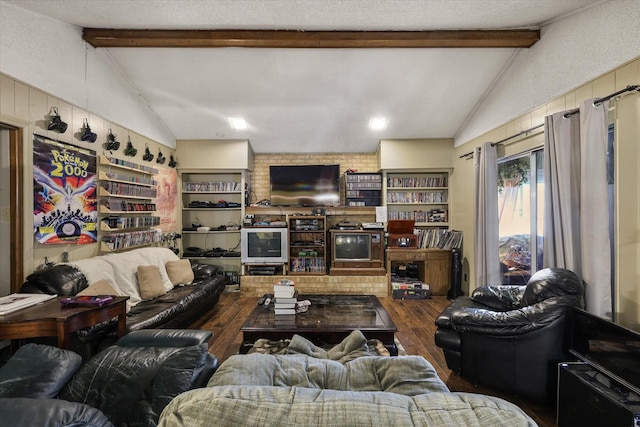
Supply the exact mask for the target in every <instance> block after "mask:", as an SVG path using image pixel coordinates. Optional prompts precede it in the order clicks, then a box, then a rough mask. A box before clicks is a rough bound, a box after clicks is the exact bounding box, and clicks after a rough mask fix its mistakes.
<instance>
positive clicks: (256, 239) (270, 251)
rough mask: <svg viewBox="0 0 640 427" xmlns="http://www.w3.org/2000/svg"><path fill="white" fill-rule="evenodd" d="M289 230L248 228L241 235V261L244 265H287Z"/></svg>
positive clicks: (243, 229)
mask: <svg viewBox="0 0 640 427" xmlns="http://www.w3.org/2000/svg"><path fill="white" fill-rule="evenodd" d="M287 231H288V230H287V228H276V227H246V228H242V229H241V234H240V257H241V258H240V260H241V262H242V263H243V264H287V263H288V262H289V239H288V233H287Z"/></svg>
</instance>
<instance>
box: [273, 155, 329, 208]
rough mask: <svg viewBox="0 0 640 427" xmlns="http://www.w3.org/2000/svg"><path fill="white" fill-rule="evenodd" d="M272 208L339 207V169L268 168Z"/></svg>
mask: <svg viewBox="0 0 640 427" xmlns="http://www.w3.org/2000/svg"><path fill="white" fill-rule="evenodd" d="M269 179H270V183H271V205H272V206H338V205H339V204H340V165H290V166H270V167H269Z"/></svg>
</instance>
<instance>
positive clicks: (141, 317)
mask: <svg viewBox="0 0 640 427" xmlns="http://www.w3.org/2000/svg"><path fill="white" fill-rule="evenodd" d="M191 268H192V270H193V272H194V277H195V279H194V281H193V283H191V284H189V285H185V286H175V287H173V288H172V289H171V290H170V291H168V292H167V293H166V294H164V295H161V296H159V297H157V298H153V299H149V300H144V301H141V302H140V303H138V304H136V305H135V306H133V307H132V308H131V310H130V311H129V312H128V313H127V324H126V330H127V332H131V331H137V330H141V329H183V328H185V329H186V328H188V327H189V326H191V324H192V323H193V322H195V321H196V320H197V319H199V318H200V317H201V316H202V315H203V314H204V313H206V312H207V311H209V310H210V309H211V308H213V307H214V306H215V305H216V303H217V302H218V300H219V299H220V294H221V293H222V292H224V289H225V286H226V285H227V284H228V282H229V281H228V278H226V277H225V276H224V275H223V274H219V272H218V267H216V266H214V265H208V264H199V263H197V262H192V264H191ZM88 286H89V283H88V280H87V277H86V276H85V274H84V273H83V272H82V271H80V270H79V269H78V268H76V267H75V266H73V265H70V264H57V265H54V266H52V267H49V268H47V269H44V270H40V271H36V272H34V273H32V274H30V275H29V276H28V277H27V279H26V281H25V283H24V284H23V285H22V287H21V288H20V290H19V292H21V293H46V294H56V295H58V296H67V295H76V294H77V293H78V292H80V291H82V290H83V289H85V288H87V287H88ZM115 340H116V321H115V319H114V320H112V321H110V322H107V323H103V324H99V325H96V326H95V327H91V328H87V329H83V330H80V331H78V332H76V333H75V334H74V336H73V340H72V348H73V350H75V351H76V352H78V353H80V354H81V355H82V356H83V357H85V358H87V357H90V356H91V355H93V354H95V353H96V352H97V351H98V349H100V348H104V347H105V346H106V345H109V344H113V342H115ZM39 342H42V341H39ZM45 342H46V341H45Z"/></svg>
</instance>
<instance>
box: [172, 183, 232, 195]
mask: <svg viewBox="0 0 640 427" xmlns="http://www.w3.org/2000/svg"><path fill="white" fill-rule="evenodd" d="M241 185H242V184H241V183H239V182H235V181H212V182H185V183H184V191H192V192H202V193H212V192H218V191H219V192H232V191H241V190H242V187H241Z"/></svg>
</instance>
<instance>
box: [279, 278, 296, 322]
mask: <svg viewBox="0 0 640 427" xmlns="http://www.w3.org/2000/svg"><path fill="white" fill-rule="evenodd" d="M296 302H298V292H297V291H296V289H295V287H294V286H293V282H292V281H291V280H286V279H283V280H281V281H280V283H279V284H276V285H273V309H274V312H275V314H276V316H281V315H295V314H296Z"/></svg>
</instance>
